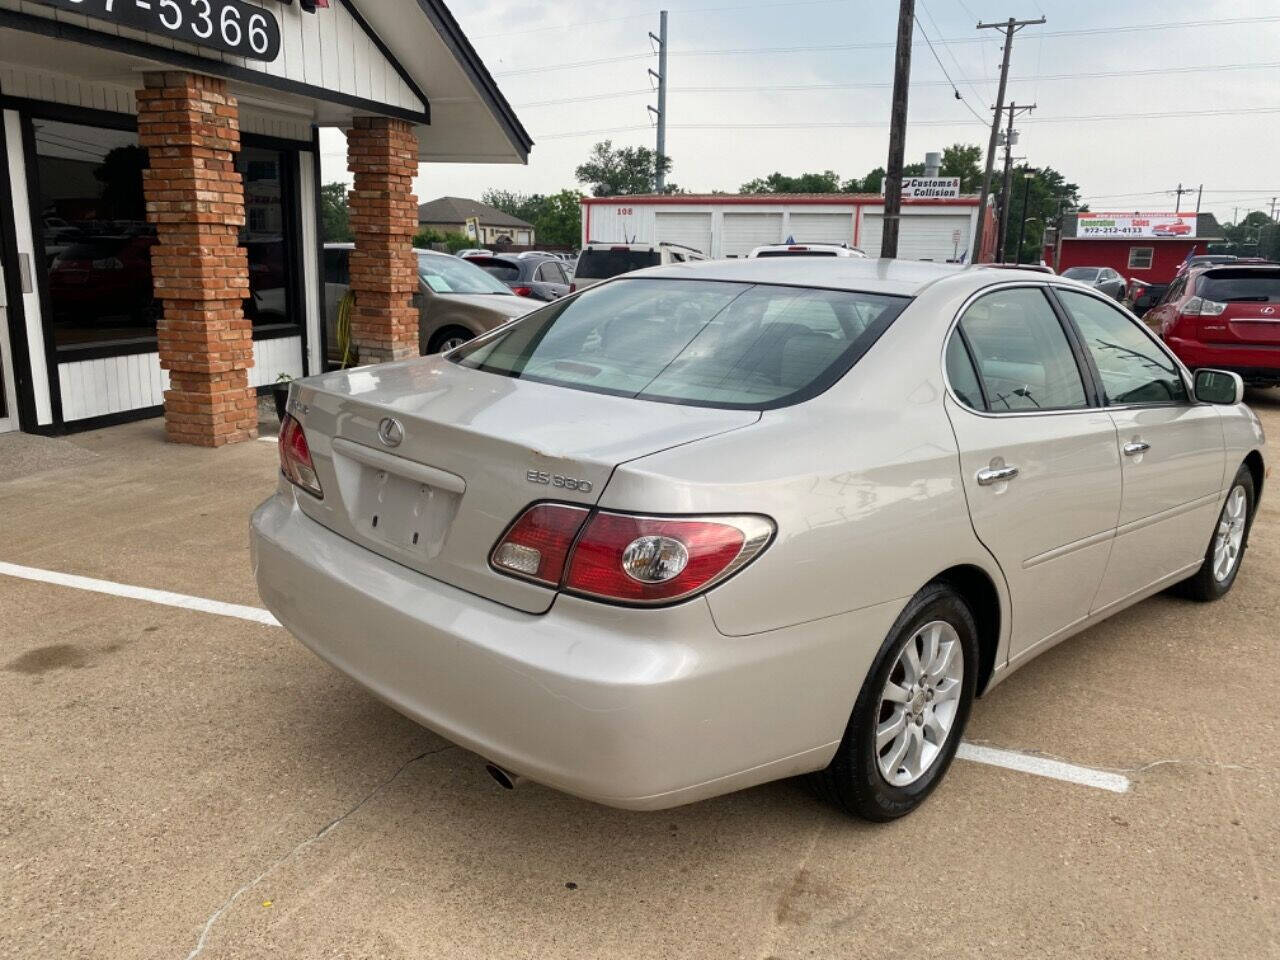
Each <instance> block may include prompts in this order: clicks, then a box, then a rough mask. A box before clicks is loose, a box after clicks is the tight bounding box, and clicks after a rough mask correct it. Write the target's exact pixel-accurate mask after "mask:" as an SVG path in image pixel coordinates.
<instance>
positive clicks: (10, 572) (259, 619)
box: [0, 561, 1129, 793]
mask: <svg viewBox="0 0 1280 960" xmlns="http://www.w3.org/2000/svg"><path fill="white" fill-rule="evenodd" d="M0 574H3V575H6V576H10V577H18V578H20V579H23V580H34V581H36V582H38V583H51V584H55V585H57V586H60V587H72V588H74V589H76V590H89V591H91V592H93V593H105V594H109V595H111V596H114V597H126V598H128V599H130V600H145V601H147V602H148V603H158V604H162V605H163V606H166V607H178V608H180V609H183V610H196V611H199V612H201V613H212V614H215V615H217V616H220V617H235V618H237V619H239V620H248V621H250V622H252V623H262V624H266V625H267V626H269V627H278V626H280V621H279V620H277V619H276V618H275V617H273V616H272V615H271V613H270V612H269V611H267V610H263V609H262V608H261V607H249V606H245V605H244V604H239V603H223V602H222V601H221V600H208V599H206V598H204V597H193V596H189V595H188V594H185V593H174V592H172V591H170V590H155V589H152V588H151V587H135V586H133V585H131V584H127V583H115V582H113V581H111V580H97V579H95V578H93V577H80V576H76V575H75V574H71V573H59V572H58V571H56V570H41V569H40V568H38V567H24V566H22V565H20V564H16V563H5V562H3V561H0ZM956 757H957V758H959V759H961V760H969V761H971V762H973V763H985V764H987V765H988V766H993V767H1003V768H1004V769H1006V770H1016V771H1018V772H1020V773H1029V774H1032V775H1034V776H1037V777H1049V778H1050V779H1053V780H1063V781H1065V782H1067V783H1076V784H1080V785H1081V786H1085V787H1094V788H1096V789H1098V790H1107V791H1110V792H1111V793H1127V792H1128V790H1129V778H1128V777H1125V776H1122V775H1121V774H1118V773H1110V772H1108V771H1106V770H1094V769H1092V768H1090V767H1081V766H1077V765H1076V764H1074V763H1066V762H1064V761H1062V760H1051V759H1049V758H1048V757H1039V756H1035V755H1033V754H1028V753H1018V752H1017V751H1016V750H1001V749H999V748H997V747H984V746H981V745H979V744H976V743H968V742H962V743H961V744H960V747H959V749H958V750H957V751H956Z"/></svg>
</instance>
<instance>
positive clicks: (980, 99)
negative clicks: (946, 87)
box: [920, 0, 987, 124]
mask: <svg viewBox="0 0 1280 960" xmlns="http://www.w3.org/2000/svg"><path fill="white" fill-rule="evenodd" d="M920 9H921V10H923V11H924V15H925V16H926V17H928V18H929V23H931V24H932V25H933V32H934V33H936V34H937V35H938V36H939V37H941V36H942V28H941V27H939V26H938V21H937V20H935V19H934V18H933V14H932V13H930V12H929V8H928V6H926V5H925V2H924V0H920ZM920 32H921V33H924V30H923V28H922V29H921V31H920ZM926 39H927V38H926ZM929 48H930V49H933V44H930V45H929ZM942 49H943V50H945V51H947V56H948V57H950V58H951V62H952V63H954V64H955V65H956V72H957V73H958V74H960V75H961V80H964V77H963V74H964V67H962V66H960V61H959V60H957V59H956V55H955V53H954V52H953V51H952V49H951V48H950V47H943V48H942ZM983 69H984V70H985V69H986V59H985V56H984V59H983ZM943 73H946V71H945V70H944V71H943ZM947 79H948V80H950V79H951V78H950V77H948V78H947ZM965 82H966V83H967V84H968V87H969V89H970V90H972V91H973V95H974V96H975V97H977V98H978V103H980V104H981V105H982V106H984V107H985V106H987V104H986V102H985V101H986V98H985V97H984V96H983V95H982V91H980V90H979V89H978V88H977V87H975V86H974V85H973V83H971V82H969V81H965ZM978 119H980V120H982V116H981V115H980V114H979V115H978ZM983 123H984V124H985V123H986V121H985V120H983Z"/></svg>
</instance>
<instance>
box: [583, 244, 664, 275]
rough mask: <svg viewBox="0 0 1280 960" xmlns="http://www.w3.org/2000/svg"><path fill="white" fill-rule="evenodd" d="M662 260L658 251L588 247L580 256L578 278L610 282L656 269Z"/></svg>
mask: <svg viewBox="0 0 1280 960" xmlns="http://www.w3.org/2000/svg"><path fill="white" fill-rule="evenodd" d="M661 260H662V258H661V257H660V256H659V254H658V251H657V250H631V249H629V248H628V247H619V248H617V249H612V248H611V249H608V250H604V249H600V248H597V247H588V248H587V249H586V250H583V251H582V253H581V254H580V255H579V256H578V276H579V277H581V278H582V279H584V280H608V279H609V278H610V277H616V276H618V275H619V274H622V273H630V272H631V271H632V270H641V269H643V268H644V267H656V266H657V265H658V264H659V263H660V262H661Z"/></svg>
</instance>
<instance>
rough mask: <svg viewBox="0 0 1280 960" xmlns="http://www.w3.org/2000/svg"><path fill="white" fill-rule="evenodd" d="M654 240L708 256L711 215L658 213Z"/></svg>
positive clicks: (709, 251) (709, 250)
mask: <svg viewBox="0 0 1280 960" xmlns="http://www.w3.org/2000/svg"><path fill="white" fill-rule="evenodd" d="M654 238H655V239H656V240H658V241H660V242H661V241H666V242H667V243H679V244H683V245H684V246H686V247H693V249H695V250H698V251H701V252H702V253H704V254H707V255H708V256H710V254H711V214H709V213H666V212H664V211H659V212H658V214H657V218H656V222H655V226H654Z"/></svg>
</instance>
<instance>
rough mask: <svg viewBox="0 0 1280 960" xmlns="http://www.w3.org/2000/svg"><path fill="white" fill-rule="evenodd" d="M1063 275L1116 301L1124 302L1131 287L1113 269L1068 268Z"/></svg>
mask: <svg viewBox="0 0 1280 960" xmlns="http://www.w3.org/2000/svg"><path fill="white" fill-rule="evenodd" d="M1062 275H1063V276H1064V277H1066V278H1067V279H1068V280H1077V281H1079V282H1080V283H1087V284H1088V285H1089V286H1091V287H1093V288H1094V289H1095V290H1099V291H1101V292H1102V293H1105V294H1106V295H1107V296H1108V297H1111V298H1112V299H1114V300H1123V299H1124V295H1125V291H1126V288H1127V287H1128V286H1129V284H1128V282H1127V281H1126V280H1125V278H1124V277H1122V276H1120V274H1119V273H1117V272H1116V271H1115V270H1113V269H1111V267H1067V269H1065V270H1063V271H1062Z"/></svg>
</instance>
